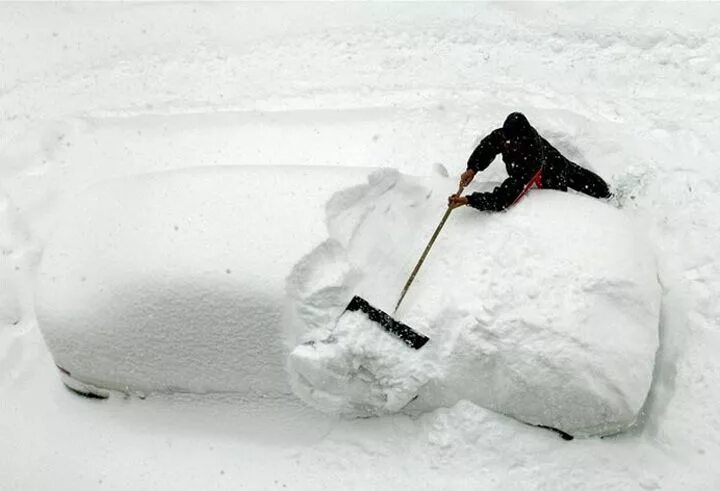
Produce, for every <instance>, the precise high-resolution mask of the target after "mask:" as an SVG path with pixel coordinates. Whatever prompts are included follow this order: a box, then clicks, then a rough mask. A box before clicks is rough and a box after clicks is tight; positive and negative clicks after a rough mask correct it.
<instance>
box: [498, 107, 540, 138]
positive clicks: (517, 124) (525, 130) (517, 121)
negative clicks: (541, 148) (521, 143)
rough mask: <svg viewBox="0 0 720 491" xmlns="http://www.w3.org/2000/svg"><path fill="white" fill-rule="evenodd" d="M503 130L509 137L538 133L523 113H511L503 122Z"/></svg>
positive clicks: (528, 135)
mask: <svg viewBox="0 0 720 491" xmlns="http://www.w3.org/2000/svg"><path fill="white" fill-rule="evenodd" d="M503 131H504V133H505V136H506V137H507V138H530V137H534V136H535V135H536V134H537V132H536V131H535V128H533V127H532V125H531V124H530V122H529V121H528V120H527V118H526V117H525V115H524V114H522V113H510V114H509V115H508V117H507V118H505V122H504V123H503Z"/></svg>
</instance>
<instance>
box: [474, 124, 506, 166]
mask: <svg viewBox="0 0 720 491" xmlns="http://www.w3.org/2000/svg"><path fill="white" fill-rule="evenodd" d="M502 145H503V134H502V130H501V129H497V130H494V131H492V132H491V133H490V134H489V135H488V136H486V137H485V138H483V139H482V140H481V141H480V144H479V145H478V146H477V147H476V148H475V150H474V151H473V153H472V154H471V155H470V158H469V159H468V163H467V168H468V170H472V171H474V172H481V171H484V170H485V169H487V168H488V166H489V165H490V164H491V163H492V161H493V160H495V156H497V154H499V153H500V152H501V151H502Z"/></svg>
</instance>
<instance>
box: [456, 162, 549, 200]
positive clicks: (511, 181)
mask: <svg viewBox="0 0 720 491" xmlns="http://www.w3.org/2000/svg"><path fill="white" fill-rule="evenodd" d="M539 170H540V167H539V166H538V167H537V168H533V167H528V168H527V169H526V170H525V171H524V172H522V173H521V174H520V175H517V176H513V177H508V178H507V179H505V180H504V181H503V182H502V184H500V185H499V186H498V187H496V188H495V189H493V190H492V191H491V192H489V193H472V194H469V195H467V196H465V198H467V204H468V205H470V206H472V207H473V208H477V209H478V210H481V211H502V210H504V209H506V208H508V207H509V206H511V205H512V204H513V203H515V202H516V201H517V200H518V199H519V198H520V197H521V196H522V195H523V193H524V192H525V191H526V190H527V189H526V188H527V187H528V186H529V185H530V183H531V182H532V180H533V179H534V178H535V176H536V175H537V172H538V171H539Z"/></svg>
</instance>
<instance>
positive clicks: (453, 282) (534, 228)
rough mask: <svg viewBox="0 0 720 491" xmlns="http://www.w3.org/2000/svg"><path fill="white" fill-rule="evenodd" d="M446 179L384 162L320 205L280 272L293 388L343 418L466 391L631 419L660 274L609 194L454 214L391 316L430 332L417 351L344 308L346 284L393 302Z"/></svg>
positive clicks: (583, 421) (571, 412) (588, 428)
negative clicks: (307, 244) (318, 239)
mask: <svg viewBox="0 0 720 491" xmlns="http://www.w3.org/2000/svg"><path fill="white" fill-rule="evenodd" d="M454 186H455V182H454V180H451V179H443V178H435V179H423V180H421V179H417V178H410V177H405V176H402V175H400V174H398V173H397V172H394V171H383V172H378V173H376V174H374V175H372V176H371V178H370V180H369V183H368V184H367V185H364V186H358V187H355V188H352V189H348V190H346V191H342V192H340V193H338V194H337V195H335V196H334V197H333V199H332V200H331V201H330V202H329V204H328V207H327V213H328V229H329V235H330V237H329V239H328V240H327V241H326V242H325V243H324V244H322V245H320V246H319V247H317V248H316V249H315V250H313V251H312V252H311V253H310V254H308V255H307V256H306V257H305V258H303V260H302V261H300V262H299V263H298V265H297V266H296V267H295V269H294V271H293V273H292V274H291V275H290V277H289V278H288V294H289V297H290V298H291V309H290V314H289V318H288V320H287V322H288V323H289V325H290V326H291V329H290V333H291V334H290V335H291V337H292V338H291V342H294V343H295V344H296V348H295V349H294V350H293V352H292V353H291V355H290V357H289V359H288V369H289V372H290V374H291V383H292V386H293V389H294V390H295V392H296V393H297V394H298V395H299V396H300V397H301V398H303V399H304V400H305V401H307V402H308V403H309V404H311V405H313V406H315V407H316V408H318V409H321V410H324V411H327V412H333V413H340V414H345V415H351V416H358V415H359V416H367V415H373V414H384V413H393V412H397V411H400V410H402V409H403V408H406V410H414V411H417V410H429V409H433V408H438V407H449V406H452V405H453V404H455V403H456V402H457V401H460V400H464V399H466V400H470V401H472V402H474V403H476V404H479V405H481V406H483V407H486V408H489V409H493V410H495V411H498V412H501V413H504V414H507V415H511V416H514V417H515V418H517V419H519V420H522V421H524V422H527V423H531V424H536V425H544V426H550V427H553V428H557V429H560V430H562V431H565V432H567V433H570V434H574V435H594V434H609V433H614V432H618V431H622V430H623V429H626V428H628V427H629V426H631V425H632V424H633V423H634V422H635V420H636V418H637V416H638V414H639V411H640V410H641V407H642V405H643V403H644V401H645V399H646V396H647V394H648V391H649V388H650V384H651V381H652V373H653V367H654V357H655V352H656V350H657V348H658V317H659V309H660V287H659V285H658V282H657V278H656V269H655V260H654V256H653V252H652V250H651V248H650V247H649V246H648V244H647V243H646V242H645V240H644V238H643V236H642V234H641V233H638V231H637V227H635V226H634V224H633V223H632V222H631V221H630V220H629V219H628V218H627V217H626V216H625V215H624V214H623V213H622V212H621V211H619V210H617V209H615V208H613V207H612V206H609V205H608V204H607V203H604V202H601V201H597V200H594V199H590V198H587V197H585V196H580V195H574V194H567V193H560V192H554V191H539V192H538V191H535V192H532V193H530V195H528V196H527V197H526V198H525V199H524V200H523V201H522V202H521V203H520V204H518V205H517V206H516V207H514V208H513V209H511V210H510V211H508V212H506V213H499V214H486V213H480V212H478V211H476V210H473V209H470V208H462V209H459V210H456V211H454V212H453V214H452V215H451V217H450V219H449V220H448V222H447V224H446V226H445V228H444V230H443V232H442V234H441V236H440V238H439V239H438V241H437V242H436V244H435V246H434V249H433V250H432V251H431V253H430V256H429V257H428V259H427V261H426V263H425V265H424V266H423V269H422V270H421V271H420V273H419V275H418V276H417V278H416V280H415V283H414V284H413V286H412V287H411V289H410V291H409V293H408V295H407V297H406V298H405V300H404V303H403V305H402V306H401V307H400V309H399V312H397V314H396V315H395V318H396V319H397V320H400V321H402V322H404V323H406V324H408V325H410V326H411V327H413V328H414V329H415V330H417V331H419V332H421V333H423V334H426V335H428V336H429V337H430V342H429V343H428V344H427V345H426V346H425V347H423V348H422V349H420V350H417V351H415V350H412V349H409V348H407V347H406V346H405V345H404V344H403V343H402V342H400V341H399V340H397V339H395V338H394V337H392V336H391V335H389V334H388V333H387V332H385V331H383V330H382V329H381V328H380V327H379V326H378V325H377V324H374V323H373V322H371V321H369V320H368V319H367V318H366V317H365V316H363V315H362V314H359V313H349V312H348V313H344V314H343V309H344V307H345V305H346V304H347V302H348V301H349V300H350V298H351V297H352V295H354V294H358V295H361V296H362V297H364V298H365V299H366V300H368V301H369V302H370V303H371V304H372V305H373V306H375V307H377V308H380V309H383V310H384V311H386V312H388V313H392V308H393V307H394V304H395V301H396V300H397V298H398V294H399V292H400V289H401V287H402V285H403V283H404V281H405V279H406V278H407V275H408V273H409V271H410V270H411V269H412V266H413V265H414V262H415V260H416V259H417V257H418V256H419V254H420V252H421V251H422V249H423V247H424V245H425V243H426V242H427V240H428V238H429V235H430V234H431V233H432V231H433V230H434V227H435V225H436V224H437V222H438V221H439V219H440V217H441V215H442V213H443V211H444V208H443V207H444V203H445V199H446V197H447V195H449V194H450V193H451V192H452V191H453V190H454Z"/></svg>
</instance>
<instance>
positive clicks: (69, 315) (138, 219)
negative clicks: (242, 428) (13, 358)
mask: <svg viewBox="0 0 720 491" xmlns="http://www.w3.org/2000/svg"><path fill="white" fill-rule="evenodd" d="M367 173H368V171H367V170H363V169H348V168H344V169H330V168H321V167H316V168H301V167H292V168H286V167H216V168H203V169H188V170H184V171H176V172H166V173H158V174H149V175H143V176H137V177H133V178H128V179H122V180H115V181H108V182H107V183H105V184H102V185H98V186H96V187H94V188H92V189H90V190H89V191H88V192H86V193H85V194H83V195H81V196H79V197H77V198H75V199H74V200H73V201H72V202H71V203H70V204H68V205H67V206H66V207H65V209H64V210H63V212H62V213H61V215H60V217H59V219H58V221H59V223H58V225H57V228H56V230H55V232H54V234H53V235H52V237H51V238H50V240H49V241H48V243H47V246H46V248H45V251H44V254H43V259H42V263H41V266H40V273H39V279H38V290H37V300H36V304H37V305H36V309H37V316H38V321H39V326H40V328H41V330H42V333H43V335H44V337H45V340H46V342H47V344H48V346H49V348H50V351H51V353H52V355H53V357H54V359H55V362H56V363H57V364H58V366H59V367H62V369H63V370H65V371H66V372H69V374H70V375H71V378H72V379H74V380H75V381H77V382H79V383H80V384H83V385H82V386H83V387H95V388H110V389H119V390H124V391H133V392H135V391H138V392H144V391H147V392H153V391H163V392H178V391H180V392H187V391H190V392H201V393H202V392H236V393H252V394H256V395H261V396H265V395H270V396H272V395H278V394H290V389H289V387H288V384H287V377H286V374H285V371H284V359H285V357H286V352H285V349H284V346H283V343H282V341H283V336H282V333H281V326H282V324H281V319H282V309H283V305H284V304H285V301H284V298H285V292H284V289H285V277H286V276H287V273H288V271H289V270H290V269H291V268H292V266H293V265H294V264H295V263H297V261H298V260H299V259H300V257H301V255H302V252H295V251H303V250H308V249H311V248H312V247H314V246H316V245H317V244H319V243H320V242H321V241H322V240H324V238H325V235H326V231H325V224H324V212H323V210H324V204H325V203H326V202H327V200H328V199H329V197H330V196H331V195H332V193H334V192H335V191H336V190H337V189H338V188H343V187H347V186H350V185H352V184H353V183H358V182H363V181H364V180H365V178H366V176H367ZM66 375H67V373H66ZM65 378H66V380H67V377H65Z"/></svg>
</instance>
